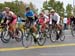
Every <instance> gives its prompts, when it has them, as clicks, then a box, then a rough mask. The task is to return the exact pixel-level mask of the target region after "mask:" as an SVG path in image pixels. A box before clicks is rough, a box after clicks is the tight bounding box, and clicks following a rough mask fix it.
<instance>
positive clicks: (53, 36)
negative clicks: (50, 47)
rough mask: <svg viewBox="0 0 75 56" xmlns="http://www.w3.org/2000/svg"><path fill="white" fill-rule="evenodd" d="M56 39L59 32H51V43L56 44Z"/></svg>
mask: <svg viewBox="0 0 75 56" xmlns="http://www.w3.org/2000/svg"><path fill="white" fill-rule="evenodd" d="M56 38H57V31H56V30H51V32H50V41H51V42H53V43H54V42H56Z"/></svg>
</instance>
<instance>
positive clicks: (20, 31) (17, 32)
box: [15, 28, 23, 42]
mask: <svg viewBox="0 0 75 56" xmlns="http://www.w3.org/2000/svg"><path fill="white" fill-rule="evenodd" d="M15 33H16V34H17V35H21V36H18V37H19V38H18V37H15V40H16V41H17V42H21V41H22V37H23V32H22V30H21V29H19V28H16V32H15ZM20 33H21V34H20Z"/></svg>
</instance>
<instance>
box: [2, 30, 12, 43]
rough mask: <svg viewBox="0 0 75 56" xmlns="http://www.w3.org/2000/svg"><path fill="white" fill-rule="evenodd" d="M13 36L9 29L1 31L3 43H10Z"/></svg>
mask: <svg viewBox="0 0 75 56" xmlns="http://www.w3.org/2000/svg"><path fill="white" fill-rule="evenodd" d="M10 39H11V37H10V33H9V31H3V32H2V33H1V41H2V42H3V43H8V42H9V41H10Z"/></svg>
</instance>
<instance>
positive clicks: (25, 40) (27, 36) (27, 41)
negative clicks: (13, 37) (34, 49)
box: [22, 29, 32, 48]
mask: <svg viewBox="0 0 75 56" xmlns="http://www.w3.org/2000/svg"><path fill="white" fill-rule="evenodd" d="M31 43H32V35H31V33H30V32H27V31H26V29H25V30H24V33H23V37H22V45H23V46H24V47H26V48H28V47H29V46H30V45H31Z"/></svg>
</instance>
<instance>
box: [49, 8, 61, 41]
mask: <svg viewBox="0 0 75 56" xmlns="http://www.w3.org/2000/svg"><path fill="white" fill-rule="evenodd" d="M53 23H54V24H56V25H57V27H58V29H59V30H60V33H61V29H62V27H61V26H60V16H59V14H58V13H56V12H55V10H54V9H52V10H51V14H50V24H53ZM58 39H59V37H57V38H56V40H58Z"/></svg>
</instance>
